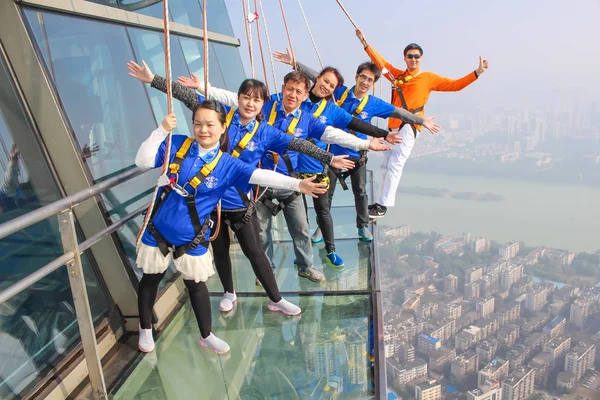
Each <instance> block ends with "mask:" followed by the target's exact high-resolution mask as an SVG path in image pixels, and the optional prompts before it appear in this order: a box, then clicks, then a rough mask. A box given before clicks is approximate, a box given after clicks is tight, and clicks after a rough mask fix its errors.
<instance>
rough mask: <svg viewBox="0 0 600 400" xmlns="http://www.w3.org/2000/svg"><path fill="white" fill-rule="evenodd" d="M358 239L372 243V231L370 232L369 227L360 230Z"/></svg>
mask: <svg viewBox="0 0 600 400" xmlns="http://www.w3.org/2000/svg"><path fill="white" fill-rule="evenodd" d="M358 238H359V239H360V240H362V241H363V242H372V241H373V235H372V234H371V231H369V228H367V227H364V228H360V229H359V230H358Z"/></svg>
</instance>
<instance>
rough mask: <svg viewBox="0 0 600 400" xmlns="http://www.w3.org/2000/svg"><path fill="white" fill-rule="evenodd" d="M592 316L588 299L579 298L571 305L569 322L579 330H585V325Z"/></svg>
mask: <svg viewBox="0 0 600 400" xmlns="http://www.w3.org/2000/svg"><path fill="white" fill-rule="evenodd" d="M589 315H590V301H589V300H588V299H586V298H578V299H576V300H575V301H574V302H573V304H571V310H570V312H569V321H570V322H571V323H572V324H573V325H575V326H576V327H578V328H583V324H585V321H586V320H587V318H588V316H589Z"/></svg>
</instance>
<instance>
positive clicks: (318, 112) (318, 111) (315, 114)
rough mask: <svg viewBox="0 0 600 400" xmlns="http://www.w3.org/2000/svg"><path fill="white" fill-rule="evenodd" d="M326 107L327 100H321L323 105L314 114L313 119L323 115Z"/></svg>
mask: <svg viewBox="0 0 600 400" xmlns="http://www.w3.org/2000/svg"><path fill="white" fill-rule="evenodd" d="M326 106H327V100H325V99H323V100H321V104H319V107H317V109H316V110H315V112H314V113H313V117H315V118H319V117H320V116H321V114H323V111H325V107H326Z"/></svg>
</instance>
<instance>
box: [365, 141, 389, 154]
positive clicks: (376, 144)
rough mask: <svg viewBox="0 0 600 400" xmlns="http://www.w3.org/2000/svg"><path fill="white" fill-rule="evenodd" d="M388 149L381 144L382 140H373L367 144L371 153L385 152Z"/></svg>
mask: <svg viewBox="0 0 600 400" xmlns="http://www.w3.org/2000/svg"><path fill="white" fill-rule="evenodd" d="M390 149H391V147H390V146H388V145H386V144H384V143H383V139H379V138H373V139H371V141H370V142H369V150H371V151H386V150H390Z"/></svg>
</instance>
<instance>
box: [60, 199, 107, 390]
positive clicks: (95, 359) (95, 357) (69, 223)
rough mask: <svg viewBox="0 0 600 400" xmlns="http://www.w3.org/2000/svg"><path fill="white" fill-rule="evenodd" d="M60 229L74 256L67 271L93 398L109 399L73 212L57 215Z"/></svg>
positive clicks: (67, 248) (66, 245)
mask: <svg viewBox="0 0 600 400" xmlns="http://www.w3.org/2000/svg"><path fill="white" fill-rule="evenodd" d="M58 229H59V232H60V237H61V240H62V244H63V248H64V250H65V253H67V252H72V253H73V259H72V260H71V261H69V262H68V263H67V269H68V270H69V283H70V284H71V292H72V293H73V303H74V304H75V314H76V315H77V325H79V333H80V334H81V343H82V345H83V353H84V355H85V362H86V364H87V368H88V374H89V377H90V384H91V386H92V392H93V396H94V398H95V399H106V398H107V391H106V383H105V382H104V374H103V373H102V363H101V362H100V356H99V354H98V346H97V343H96V333H95V329H94V322H93V321H92V312H91V310H90V303H89V300H88V295H87V290H86V288H85V279H84V276H83V268H82V265H81V256H80V253H79V244H78V243H77V234H76V232H75V220H74V217H73V211H72V210H71V209H70V208H69V209H68V210H65V211H63V212H61V213H60V214H58Z"/></svg>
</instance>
